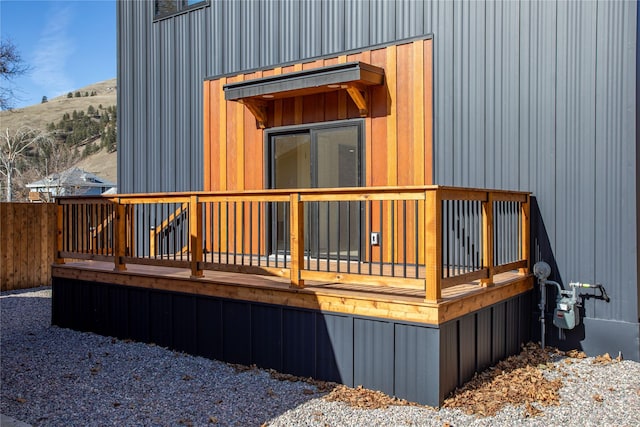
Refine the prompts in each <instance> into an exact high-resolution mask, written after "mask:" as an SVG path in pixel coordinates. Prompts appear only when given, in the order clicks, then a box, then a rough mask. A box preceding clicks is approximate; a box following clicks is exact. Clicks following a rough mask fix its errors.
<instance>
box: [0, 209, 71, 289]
mask: <svg viewBox="0 0 640 427" xmlns="http://www.w3.org/2000/svg"><path fill="white" fill-rule="evenodd" d="M57 210H58V207H57V206H56V205H54V204H52V203H0V230H1V231H0V290H2V291H7V290H13V289H25V288H33V287H38V286H47V285H50V284H51V264H52V263H53V260H54V254H55V247H56V244H57V223H58V221H57Z"/></svg>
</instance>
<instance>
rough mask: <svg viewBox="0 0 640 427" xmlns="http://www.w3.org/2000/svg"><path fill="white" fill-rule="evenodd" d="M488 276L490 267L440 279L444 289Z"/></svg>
mask: <svg viewBox="0 0 640 427" xmlns="http://www.w3.org/2000/svg"><path fill="white" fill-rule="evenodd" d="M488 277H489V269H488V268H483V269H481V270H478V271H472V272H471V273H465V274H461V275H459V276H453V277H444V278H442V279H440V286H441V287H442V289H445V288H450V287H452V286H455V285H460V284H462V283H469V282H473V281H474V280H479V279H486V278H488Z"/></svg>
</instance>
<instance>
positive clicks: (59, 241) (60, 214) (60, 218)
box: [55, 204, 64, 264]
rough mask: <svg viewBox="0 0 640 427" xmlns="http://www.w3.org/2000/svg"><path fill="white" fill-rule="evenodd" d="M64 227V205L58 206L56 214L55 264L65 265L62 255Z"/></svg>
mask: <svg viewBox="0 0 640 427" xmlns="http://www.w3.org/2000/svg"><path fill="white" fill-rule="evenodd" d="M63 226H64V209H63V207H62V205H60V204H58V209H57V214H56V251H55V263H56V264H64V258H63V257H62V255H61V253H62V251H63V250H64V247H63V234H62V231H63Z"/></svg>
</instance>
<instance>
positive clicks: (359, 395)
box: [324, 384, 420, 409]
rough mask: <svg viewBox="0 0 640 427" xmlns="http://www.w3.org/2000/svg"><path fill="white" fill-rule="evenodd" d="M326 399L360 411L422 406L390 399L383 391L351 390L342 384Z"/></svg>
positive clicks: (402, 400)
mask: <svg viewBox="0 0 640 427" xmlns="http://www.w3.org/2000/svg"><path fill="white" fill-rule="evenodd" d="M324 398H325V400H327V401H329V402H344V403H346V404H347V405H349V406H351V407H353V408H359V409H385V408H388V407H389V406H391V405H396V406H420V405H418V404H417V403H413V402H409V401H407V400H404V399H398V398H397V397H390V396H388V395H386V394H384V393H382V392H381V391H376V390H369V389H366V388H364V387H362V386H358V387H356V388H351V387H347V386H345V385H342V384H339V385H337V386H336V387H335V388H334V389H333V390H331V391H330V392H329V394H327V395H326V396H325V397H324Z"/></svg>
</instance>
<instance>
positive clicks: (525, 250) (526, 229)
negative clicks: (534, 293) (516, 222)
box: [520, 194, 531, 274]
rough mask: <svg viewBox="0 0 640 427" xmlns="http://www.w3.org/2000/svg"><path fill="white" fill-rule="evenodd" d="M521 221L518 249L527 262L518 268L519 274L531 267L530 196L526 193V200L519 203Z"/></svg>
mask: <svg viewBox="0 0 640 427" xmlns="http://www.w3.org/2000/svg"><path fill="white" fill-rule="evenodd" d="M520 210H521V218H522V219H521V221H522V223H521V224H520V233H522V248H521V249H520V253H521V257H522V259H524V260H526V262H527V264H526V266H524V267H521V268H520V274H529V269H530V268H531V253H530V248H531V246H530V245H531V241H530V239H531V220H530V216H531V198H530V196H529V195H528V194H527V201H526V202H524V203H522V204H521V205H520Z"/></svg>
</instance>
